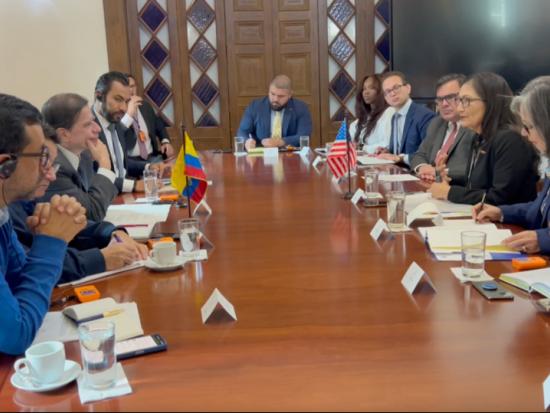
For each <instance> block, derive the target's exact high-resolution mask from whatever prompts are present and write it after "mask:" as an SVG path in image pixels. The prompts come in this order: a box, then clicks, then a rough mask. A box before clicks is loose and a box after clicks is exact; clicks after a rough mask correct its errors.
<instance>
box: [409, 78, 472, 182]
mask: <svg viewBox="0 0 550 413" xmlns="http://www.w3.org/2000/svg"><path fill="white" fill-rule="evenodd" d="M465 80H466V76H464V75H461V74H454V73H453V74H449V75H445V76H443V77H442V78H441V79H439V80H438V81H437V84H436V89H435V95H436V98H435V101H436V104H437V108H438V113H439V116H437V117H435V118H434V119H433V120H432V122H431V123H430V126H429V127H428V131H427V132H426V137H425V138H424V140H423V141H422V144H421V145H420V147H419V148H418V152H416V153H415V154H414V155H413V157H412V159H411V169H412V170H413V171H414V172H415V173H416V174H417V175H418V176H419V177H420V178H421V179H423V180H425V181H427V182H434V181H435V180H436V177H437V175H438V174H437V173H436V166H437V165H438V164H444V163H446V168H448V171H447V176H449V178H451V179H452V181H453V183H455V184H457V185H464V184H465V183H466V174H467V171H466V169H467V167H468V161H469V159H470V154H471V151H472V143H473V137H474V132H473V131H472V130H470V129H467V128H461V127H460V124H459V122H458V121H459V120H460V114H459V113H458V93H459V92H460V87H461V86H462V84H463V83H464V81H465Z"/></svg>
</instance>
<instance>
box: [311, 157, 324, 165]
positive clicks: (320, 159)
mask: <svg viewBox="0 0 550 413" xmlns="http://www.w3.org/2000/svg"><path fill="white" fill-rule="evenodd" d="M324 162H325V160H324V159H323V158H321V157H320V156H316V157H315V159H314V160H313V163H312V164H311V165H312V166H313V167H314V168H315V167H316V166H317V165H319V164H321V163H324Z"/></svg>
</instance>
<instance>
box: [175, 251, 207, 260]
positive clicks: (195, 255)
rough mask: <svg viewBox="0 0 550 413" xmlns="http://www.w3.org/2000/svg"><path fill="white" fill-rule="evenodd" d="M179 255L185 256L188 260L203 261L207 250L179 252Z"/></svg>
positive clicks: (205, 258)
mask: <svg viewBox="0 0 550 413" xmlns="http://www.w3.org/2000/svg"><path fill="white" fill-rule="evenodd" d="M179 256H180V257H183V258H185V259H186V260H188V261H204V260H207V259H208V252H207V251H206V250H198V251H190V252H183V251H180V252H179Z"/></svg>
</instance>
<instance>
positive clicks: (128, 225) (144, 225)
mask: <svg viewBox="0 0 550 413" xmlns="http://www.w3.org/2000/svg"><path fill="white" fill-rule="evenodd" d="M120 226H121V227H124V228H134V227H148V226H149V225H147V224H122V225H120Z"/></svg>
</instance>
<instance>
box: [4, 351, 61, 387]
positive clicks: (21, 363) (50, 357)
mask: <svg viewBox="0 0 550 413" xmlns="http://www.w3.org/2000/svg"><path fill="white" fill-rule="evenodd" d="M13 368H14V369H15V372H16V373H17V374H18V375H19V376H20V377H22V378H23V379H24V380H26V381H29V382H31V383H36V384H49V383H54V382H56V381H58V380H59V379H60V378H61V376H62V375H63V372H64V369H65V346H64V344H63V343H62V342H60V341H46V342H43V343H39V344H35V345H34V346H31V347H29V348H28V349H27V351H25V358H20V359H18V360H17V361H16V362H15V363H14V364H13Z"/></svg>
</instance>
